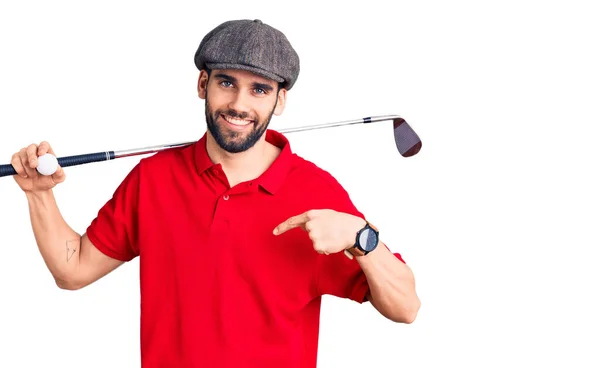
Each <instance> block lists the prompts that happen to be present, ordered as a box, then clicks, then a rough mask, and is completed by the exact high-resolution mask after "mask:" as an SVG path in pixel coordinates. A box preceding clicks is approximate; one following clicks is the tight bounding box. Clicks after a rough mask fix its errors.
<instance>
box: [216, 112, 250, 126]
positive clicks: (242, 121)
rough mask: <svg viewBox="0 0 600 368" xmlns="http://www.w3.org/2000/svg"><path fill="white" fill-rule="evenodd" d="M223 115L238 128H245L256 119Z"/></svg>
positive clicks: (230, 123)
mask: <svg viewBox="0 0 600 368" xmlns="http://www.w3.org/2000/svg"><path fill="white" fill-rule="evenodd" d="M221 117H222V118H223V119H225V121H226V122H228V123H229V125H233V126H235V127H236V128H243V127H246V126H248V125H250V124H253V123H254V120H247V119H238V118H232V117H231V116H226V115H221Z"/></svg>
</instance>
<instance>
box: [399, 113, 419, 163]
mask: <svg viewBox="0 0 600 368" xmlns="http://www.w3.org/2000/svg"><path fill="white" fill-rule="evenodd" d="M394 140H395V141H396V148H398V152H400V154H401V155H402V156H403V157H411V156H414V155H416V154H417V153H419V151H420V150H421V146H422V143H421V138H419V136H418V135H417V133H415V131H414V130H413V129H412V128H411V127H410V125H408V123H407V122H406V120H404V119H402V118H397V119H394Z"/></svg>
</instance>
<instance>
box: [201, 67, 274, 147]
mask: <svg viewBox="0 0 600 368" xmlns="http://www.w3.org/2000/svg"><path fill="white" fill-rule="evenodd" d="M206 78H208V75H207V74H206V72H204V71H202V73H201V74H200V80H199V83H198V94H199V96H200V97H201V98H205V99H206V104H205V114H206V124H207V127H208V130H209V132H210V133H211V135H212V136H213V137H214V139H215V141H216V142H217V144H218V145H219V146H220V147H221V148H223V149H224V150H225V151H227V152H230V153H237V152H243V151H245V150H247V149H249V148H250V147H252V146H254V144H256V142H257V141H258V140H259V139H260V138H261V137H262V136H263V134H264V132H265V131H266V130H267V127H268V125H269V122H270V121H271V117H272V116H273V114H276V115H279V114H281V112H282V111H283V105H284V103H285V90H281V91H279V93H278V88H277V87H278V86H277V82H275V81H273V80H270V79H266V78H263V77H260V76H258V75H256V74H253V73H250V72H247V71H243V70H213V71H212V72H211V75H210V78H208V81H207V80H206Z"/></svg>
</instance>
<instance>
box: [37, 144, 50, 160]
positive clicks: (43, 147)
mask: <svg viewBox="0 0 600 368" xmlns="http://www.w3.org/2000/svg"><path fill="white" fill-rule="evenodd" d="M46 153H50V154H52V155H54V152H52V148H51V147H50V143H48V142H46V141H43V142H41V143H40V145H39V146H38V149H37V155H38V157H39V156H43V155H45V154H46Z"/></svg>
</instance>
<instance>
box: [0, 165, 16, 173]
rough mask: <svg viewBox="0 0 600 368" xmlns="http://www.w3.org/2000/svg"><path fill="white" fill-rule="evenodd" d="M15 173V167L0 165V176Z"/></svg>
mask: <svg viewBox="0 0 600 368" xmlns="http://www.w3.org/2000/svg"><path fill="white" fill-rule="evenodd" d="M9 175H17V172H16V171H15V168H14V167H13V166H12V165H11V164H8V165H0V176H9Z"/></svg>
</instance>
